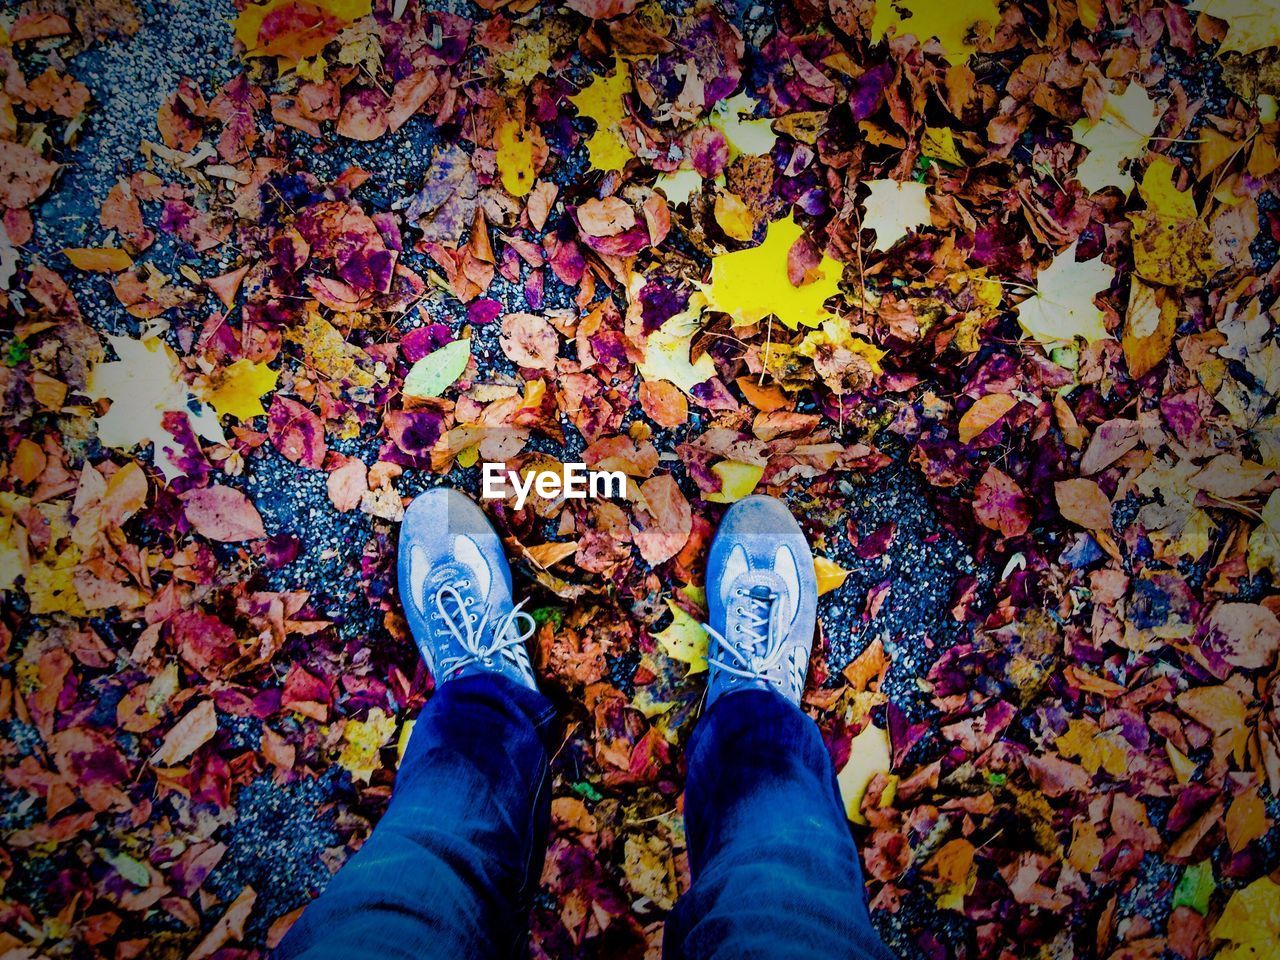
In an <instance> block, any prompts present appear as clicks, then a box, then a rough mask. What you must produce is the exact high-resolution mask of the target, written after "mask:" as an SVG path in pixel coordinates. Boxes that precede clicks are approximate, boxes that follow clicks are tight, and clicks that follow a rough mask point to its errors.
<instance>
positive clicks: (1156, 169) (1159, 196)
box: [1138, 156, 1197, 220]
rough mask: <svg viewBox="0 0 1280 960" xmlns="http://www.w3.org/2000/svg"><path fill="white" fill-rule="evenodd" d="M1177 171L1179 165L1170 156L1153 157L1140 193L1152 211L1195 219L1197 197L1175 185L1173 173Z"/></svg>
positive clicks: (1167, 215) (1143, 178)
mask: <svg viewBox="0 0 1280 960" xmlns="http://www.w3.org/2000/svg"><path fill="white" fill-rule="evenodd" d="M1177 171H1178V165H1177V164H1175V163H1174V162H1173V161H1172V160H1170V159H1169V158H1168V157H1159V156H1157V157H1152V158H1151V162H1150V163H1149V164H1148V165H1147V172H1146V173H1144V174H1143V175H1142V183H1140V184H1138V195H1139V196H1140V197H1142V199H1143V202H1145V203H1146V205H1147V209H1148V210H1150V211H1151V212H1152V213H1158V214H1160V216H1162V217H1173V218H1175V219H1179V220H1194V219H1195V218H1196V216H1197V213H1196V201H1195V198H1194V197H1192V196H1191V193H1190V191H1185V190H1179V189H1178V188H1177V187H1175V186H1174V185H1173V175H1174V174H1175V173H1177Z"/></svg>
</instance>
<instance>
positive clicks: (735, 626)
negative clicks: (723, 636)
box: [733, 623, 742, 633]
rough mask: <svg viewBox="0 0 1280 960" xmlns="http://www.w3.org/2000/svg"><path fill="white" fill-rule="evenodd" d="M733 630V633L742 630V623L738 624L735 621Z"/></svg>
mask: <svg viewBox="0 0 1280 960" xmlns="http://www.w3.org/2000/svg"><path fill="white" fill-rule="evenodd" d="M733 632H734V633H741V632H742V624H740V623H735V624H734V625H733Z"/></svg>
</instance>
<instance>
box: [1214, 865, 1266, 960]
mask: <svg viewBox="0 0 1280 960" xmlns="http://www.w3.org/2000/svg"><path fill="white" fill-rule="evenodd" d="M1210 935H1211V936H1212V937H1213V939H1215V940H1229V941H1230V942H1231V944H1232V948H1233V949H1230V950H1225V951H1221V952H1219V953H1218V954H1216V956H1217V957H1218V960H1223V958H1230V960H1245V958H1250V960H1264V958H1268V957H1273V956H1275V946H1276V944H1277V943H1280V884H1277V883H1276V882H1275V881H1274V880H1272V879H1271V878H1270V877H1259V878H1258V879H1257V880H1255V881H1253V883H1251V884H1249V886H1247V887H1245V888H1244V889H1243V890H1237V891H1236V892H1235V893H1233V894H1232V895H1231V899H1230V900H1228V901H1227V906H1226V909H1224V910H1223V911H1222V916H1221V917H1219V918H1218V922H1217V923H1215V924H1214V925H1213V931H1212V933H1211V934H1210Z"/></svg>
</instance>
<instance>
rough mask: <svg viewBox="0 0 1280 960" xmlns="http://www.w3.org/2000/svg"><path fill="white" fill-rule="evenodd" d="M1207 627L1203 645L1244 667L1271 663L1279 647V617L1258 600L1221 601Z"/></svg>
mask: <svg viewBox="0 0 1280 960" xmlns="http://www.w3.org/2000/svg"><path fill="white" fill-rule="evenodd" d="M1205 630H1206V635H1205V638H1204V639H1203V640H1202V641H1201V643H1202V645H1203V646H1204V647H1206V648H1207V649H1210V650H1213V651H1215V652H1217V653H1218V655H1219V656H1221V657H1222V659H1223V660H1225V661H1227V663H1229V664H1231V665H1232V666H1236V667H1241V668H1243V669H1245V670H1260V669H1262V668H1263V667H1267V666H1270V665H1271V664H1272V663H1273V662H1274V661H1275V658H1276V649H1277V648H1278V647H1280V619H1277V618H1276V615H1275V614H1274V613H1272V612H1271V611H1270V610H1268V609H1267V608H1266V607H1264V606H1261V605H1259V604H1256V603H1220V604H1218V605H1217V606H1216V607H1214V608H1213V612H1212V613H1210V614H1209V620H1208V623H1207V624H1206V625H1205Z"/></svg>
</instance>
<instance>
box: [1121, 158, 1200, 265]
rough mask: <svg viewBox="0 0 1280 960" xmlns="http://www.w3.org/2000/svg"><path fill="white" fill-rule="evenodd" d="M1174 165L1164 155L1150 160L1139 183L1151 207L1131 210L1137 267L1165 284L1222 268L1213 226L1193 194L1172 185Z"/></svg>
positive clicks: (1148, 205) (1143, 196)
mask: <svg viewBox="0 0 1280 960" xmlns="http://www.w3.org/2000/svg"><path fill="white" fill-rule="evenodd" d="M1174 169H1175V167H1174V165H1173V163H1172V161H1170V160H1168V159H1167V158H1165V157H1157V158H1155V159H1154V160H1152V162H1151V165H1150V166H1149V167H1148V168H1147V172H1146V174H1145V175H1144V176H1143V178H1142V185H1141V186H1140V187H1139V188H1138V192H1139V193H1140V194H1141V195H1142V198H1143V200H1145V201H1146V202H1147V209H1146V210H1139V211H1135V212H1134V213H1130V214H1129V219H1130V220H1131V221H1132V222H1133V265H1134V272H1135V273H1137V275H1138V276H1140V277H1142V278H1143V279H1145V280H1150V281H1152V282H1154V283H1159V284H1162V285H1164V286H1180V285H1183V284H1190V283H1199V282H1201V281H1203V280H1205V279H1206V278H1207V277H1209V276H1211V275H1212V274H1214V273H1216V272H1217V270H1218V263H1217V262H1216V259H1215V257H1214V254H1213V231H1212V230H1211V228H1210V227H1209V225H1208V224H1207V223H1204V222H1203V221H1202V220H1201V219H1200V218H1199V216H1198V215H1197V213H1196V205H1195V200H1194V199H1193V198H1192V197H1191V194H1190V193H1184V192H1181V191H1179V190H1177V189H1175V188H1174V186H1173V172H1174Z"/></svg>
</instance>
